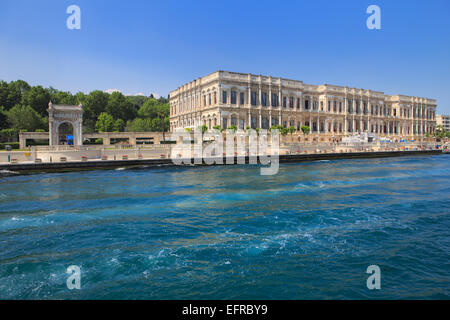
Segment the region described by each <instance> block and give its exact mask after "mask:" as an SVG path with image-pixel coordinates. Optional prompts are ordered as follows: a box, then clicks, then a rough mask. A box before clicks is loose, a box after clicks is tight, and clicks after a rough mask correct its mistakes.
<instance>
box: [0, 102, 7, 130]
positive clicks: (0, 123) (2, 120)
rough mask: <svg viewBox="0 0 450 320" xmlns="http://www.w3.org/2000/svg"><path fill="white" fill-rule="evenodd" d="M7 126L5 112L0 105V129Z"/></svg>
mask: <svg viewBox="0 0 450 320" xmlns="http://www.w3.org/2000/svg"><path fill="white" fill-rule="evenodd" d="M7 126H8V117H7V116H6V113H5V108H4V107H3V106H0V129H3V128H6V127H7Z"/></svg>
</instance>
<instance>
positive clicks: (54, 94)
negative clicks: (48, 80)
mask: <svg viewBox="0 0 450 320" xmlns="http://www.w3.org/2000/svg"><path fill="white" fill-rule="evenodd" d="M49 92H50V100H51V101H52V103H54V104H63V105H77V98H76V97H75V96H74V95H72V94H71V93H70V92H65V91H59V90H56V89H53V88H51V87H50V88H49Z"/></svg>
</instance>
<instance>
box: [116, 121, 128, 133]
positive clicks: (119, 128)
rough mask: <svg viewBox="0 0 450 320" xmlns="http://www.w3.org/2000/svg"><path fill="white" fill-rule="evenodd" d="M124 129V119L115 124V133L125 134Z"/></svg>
mask: <svg viewBox="0 0 450 320" xmlns="http://www.w3.org/2000/svg"><path fill="white" fill-rule="evenodd" d="M124 128H125V121H123V120H122V119H117V120H116V121H115V122H114V131H119V132H123V130H124Z"/></svg>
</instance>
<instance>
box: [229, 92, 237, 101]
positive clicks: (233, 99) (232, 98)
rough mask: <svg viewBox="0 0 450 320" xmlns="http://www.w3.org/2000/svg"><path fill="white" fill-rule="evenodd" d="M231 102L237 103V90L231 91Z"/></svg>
mask: <svg viewBox="0 0 450 320" xmlns="http://www.w3.org/2000/svg"><path fill="white" fill-rule="evenodd" d="M230 100H231V104H236V91H231V98H230Z"/></svg>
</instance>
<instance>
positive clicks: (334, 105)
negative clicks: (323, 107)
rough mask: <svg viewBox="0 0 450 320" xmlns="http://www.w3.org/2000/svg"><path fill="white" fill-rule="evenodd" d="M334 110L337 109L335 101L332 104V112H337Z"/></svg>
mask: <svg viewBox="0 0 450 320" xmlns="http://www.w3.org/2000/svg"><path fill="white" fill-rule="evenodd" d="M336 109H337V102H336V101H335V102H334V104H333V112H336V111H337V110H336Z"/></svg>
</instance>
